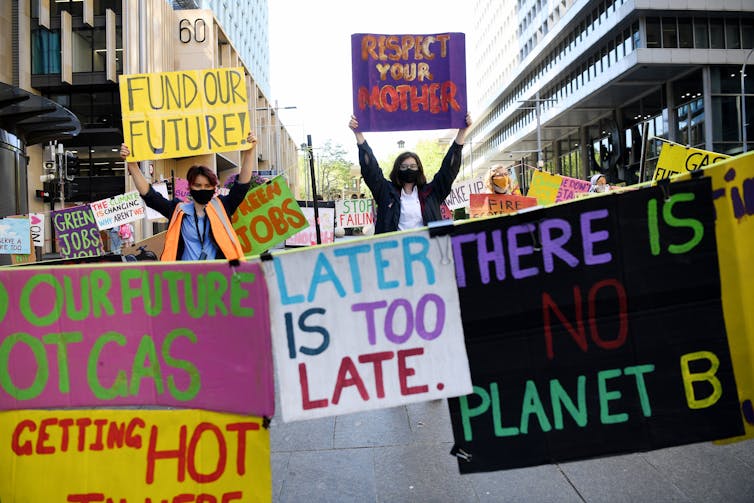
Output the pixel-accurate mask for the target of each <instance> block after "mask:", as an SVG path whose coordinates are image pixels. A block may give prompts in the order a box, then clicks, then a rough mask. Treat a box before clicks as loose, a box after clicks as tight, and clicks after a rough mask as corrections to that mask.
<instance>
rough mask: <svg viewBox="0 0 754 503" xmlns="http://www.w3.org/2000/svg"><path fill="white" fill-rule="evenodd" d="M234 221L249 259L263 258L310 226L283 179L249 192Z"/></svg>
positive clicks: (280, 177)
mask: <svg viewBox="0 0 754 503" xmlns="http://www.w3.org/2000/svg"><path fill="white" fill-rule="evenodd" d="M232 220H233V228H234V229H235V230H236V234H238V240H239V241H240V242H241V247H242V248H243V252H244V255H246V256H251V255H259V254H260V253H262V252H263V251H265V250H269V249H270V248H272V247H273V246H275V245H277V244H279V243H282V242H283V241H285V239H286V238H288V237H290V236H293V235H294V234H296V233H297V232H299V231H300V230H301V229H305V228H306V227H307V226H308V225H309V223H308V222H307V221H306V218H305V217H304V214H303V213H302V212H301V208H299V206H298V202H297V201H296V198H295V197H293V193H292V192H291V189H290V188H289V187H288V184H287V183H286V181H285V178H284V177H282V176H276V177H275V178H273V179H272V180H270V181H269V182H266V183H264V184H262V185H259V186H258V187H254V188H253V189H251V190H250V191H248V192H247V193H246V198H245V199H244V200H243V202H242V203H241V205H240V206H239V207H238V209H237V210H236V212H235V213H234V214H233V218H232Z"/></svg>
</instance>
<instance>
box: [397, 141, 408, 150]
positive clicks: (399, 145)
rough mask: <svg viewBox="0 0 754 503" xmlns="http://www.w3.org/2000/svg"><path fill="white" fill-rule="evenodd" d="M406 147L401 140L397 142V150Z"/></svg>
mask: <svg viewBox="0 0 754 503" xmlns="http://www.w3.org/2000/svg"><path fill="white" fill-rule="evenodd" d="M405 146H406V142H405V141H403V140H398V149H399V150H403V148H404V147H405Z"/></svg>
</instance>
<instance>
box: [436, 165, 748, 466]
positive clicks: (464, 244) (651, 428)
mask: <svg viewBox="0 0 754 503" xmlns="http://www.w3.org/2000/svg"><path fill="white" fill-rule="evenodd" d="M452 235H453V237H452V239H453V250H454V257H455V264H456V278H457V281H458V287H459V296H460V302H461V311H462V313H463V323H464V332H465V334H466V345H467V349H468V351H469V353H468V357H469V365H470V368H471V374H472V381H473V385H474V392H473V393H472V394H470V395H468V396H464V397H460V398H458V399H451V400H450V401H449V404H450V409H451V418H452V419H451V420H452V425H453V434H454V437H455V441H456V447H458V448H460V449H463V450H464V452H466V453H469V454H470V455H471V457H470V458H469V459H468V460H465V461H460V462H459V468H460V470H461V472H462V473H470V472H477V471H489V470H497V469H503V468H513V467H522V466H530V465H536V464H541V463H547V462H553V461H554V462H559V461H563V460H567V459H580V458H586V457H592V456H600V455H605V454H610V453H619V452H634V451H640V450H647V449H655V448H659V447H667V446H671V445H678V444H684V443H691V442H700V441H706V440H712V439H718V438H726V437H729V436H732V435H737V434H740V433H742V431H743V426H742V421H741V417H740V412H739V406H738V396H737V393H736V383H735V380H734V377H733V367H732V364H731V357H730V352H729V348H728V343H727V339H726V335H725V324H724V320H723V311H722V304H721V301H720V275H719V272H718V262H717V259H716V257H717V252H716V247H717V243H716V240H715V230H714V214H713V206H712V199H711V193H710V183H709V180H705V179H700V180H697V181H693V182H685V183H678V184H671V186H670V189H669V190H668V189H667V188H665V190H663V189H662V188H660V187H654V188H645V189H641V190H636V191H632V192H627V193H624V194H620V195H616V196H612V197H599V198H585V199H580V200H577V201H574V202H573V203H570V204H568V205H557V206H551V207H547V208H543V209H539V210H534V211H531V212H525V213H519V214H517V215H512V216H510V217H508V218H505V219H500V220H476V221H473V220H472V221H469V223H466V224H462V225H457V226H455V227H454V228H453V230H452ZM501 306H502V307H501Z"/></svg>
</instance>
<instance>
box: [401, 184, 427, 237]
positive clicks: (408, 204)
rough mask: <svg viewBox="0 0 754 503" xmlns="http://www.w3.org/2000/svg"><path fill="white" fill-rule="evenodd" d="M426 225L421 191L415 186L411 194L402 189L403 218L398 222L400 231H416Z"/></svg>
mask: <svg viewBox="0 0 754 503" xmlns="http://www.w3.org/2000/svg"><path fill="white" fill-rule="evenodd" d="M422 225H424V220H422V210H421V205H420V204H419V191H418V190H417V188H416V185H414V190H412V191H411V193H410V194H406V192H405V191H404V190H403V189H401V218H400V219H399V220H398V230H399V231H405V230H407V229H416V228H417V227H421V226H422Z"/></svg>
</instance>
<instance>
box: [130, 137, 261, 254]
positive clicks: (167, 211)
mask: <svg viewBox="0 0 754 503" xmlns="http://www.w3.org/2000/svg"><path fill="white" fill-rule="evenodd" d="M256 143H257V137H256V135H255V134H254V133H249V136H248V137H247V138H246V145H245V146H246V150H244V151H243V152H242V154H241V170H240V172H239V174H238V180H237V182H236V183H235V184H234V185H233V187H231V189H230V192H229V193H228V195H225V196H217V197H215V192H216V189H217V186H218V179H217V175H216V174H215V173H214V172H213V171H212V170H211V169H209V168H208V167H206V166H199V165H196V166H191V168H189V170H188V171H187V172H186V179H187V180H188V184H189V189H190V191H191V199H192V200H191V201H189V202H183V201H181V200H180V199H176V198H173V199H172V200H168V199H166V198H165V197H163V196H162V195H161V194H160V193H158V192H157V191H155V190H154V188H152V186H151V185H150V184H149V182H148V181H147V179H146V178H145V177H144V175H143V174H142V173H141V170H139V166H138V164H136V163H135V162H129V163H128V171H129V173H130V174H131V177H132V178H133V180H134V185H135V186H136V190H138V191H139V194H141V197H142V198H143V199H144V202H145V203H146V204H147V206H149V207H150V208H152V209H153V210H155V211H157V212H159V213H160V214H161V215H163V216H164V217H165V218H167V219H169V221H170V223H169V225H168V231H167V234H166V236H165V248H164V250H163V253H162V256H161V257H160V259H161V260H213V259H223V258H224V259H227V260H243V259H244V255H243V250H242V249H241V244H240V242H239V241H238V236H236V233H235V231H234V230H233V226H232V224H231V217H232V216H233V213H234V212H235V211H236V208H238V206H239V205H240V204H241V202H242V201H243V200H244V198H245V197H246V192H247V191H248V190H249V185H250V182H251V175H252V169H253V167H254V157H253V155H252V151H253V150H254V146H255V145H256ZM129 154H130V151H129V149H128V146H127V145H125V144H122V145H121V146H120V155H121V158H122V159H124V160H125V159H126V158H127V157H128V156H129Z"/></svg>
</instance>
